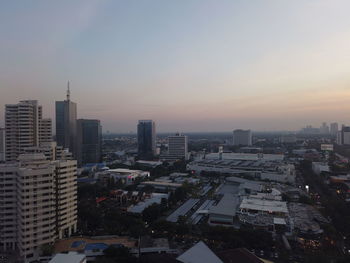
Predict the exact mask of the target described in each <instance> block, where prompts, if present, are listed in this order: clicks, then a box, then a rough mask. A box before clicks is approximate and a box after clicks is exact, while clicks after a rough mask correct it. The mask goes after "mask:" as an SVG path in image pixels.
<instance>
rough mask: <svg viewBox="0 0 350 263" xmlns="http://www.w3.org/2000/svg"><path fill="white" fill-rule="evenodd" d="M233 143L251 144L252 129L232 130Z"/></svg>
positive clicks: (240, 144)
mask: <svg viewBox="0 0 350 263" xmlns="http://www.w3.org/2000/svg"><path fill="white" fill-rule="evenodd" d="M233 145H237V146H251V145H252V131H251V130H234V131H233Z"/></svg>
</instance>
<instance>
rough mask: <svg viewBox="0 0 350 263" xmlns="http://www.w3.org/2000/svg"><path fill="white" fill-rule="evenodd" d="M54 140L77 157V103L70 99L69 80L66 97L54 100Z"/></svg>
mask: <svg viewBox="0 0 350 263" xmlns="http://www.w3.org/2000/svg"><path fill="white" fill-rule="evenodd" d="M56 141H57V145H58V146H62V147H63V148H67V149H69V151H70V152H71V153H72V154H73V156H74V158H76V157H77V154H76V153H77V144H76V142H77V104H76V103H75V102H72V101H71V100H70V90H69V82H68V90H67V99H66V100H64V101H56Z"/></svg>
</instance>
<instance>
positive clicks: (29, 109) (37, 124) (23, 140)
mask: <svg viewBox="0 0 350 263" xmlns="http://www.w3.org/2000/svg"><path fill="white" fill-rule="evenodd" d="M5 134H6V135H5V149H6V151H5V159H6V161H15V160H16V159H17V157H18V156H19V155H20V154H21V153H24V152H25V149H26V148H28V147H35V146H39V145H40V143H42V142H48V141H51V137H52V136H51V120H50V119H42V107H41V105H38V101H36V100H24V101H20V102H19V103H18V104H7V105H6V106H5Z"/></svg>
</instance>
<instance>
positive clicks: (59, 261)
mask: <svg viewBox="0 0 350 263" xmlns="http://www.w3.org/2000/svg"><path fill="white" fill-rule="evenodd" d="M49 263H86V256H85V255H84V254H78V253H76V252H69V253H67V254H65V253H58V254H56V255H55V256H54V257H53V258H52V259H51V260H50V261H49Z"/></svg>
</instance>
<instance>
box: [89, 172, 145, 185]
mask: <svg viewBox="0 0 350 263" xmlns="http://www.w3.org/2000/svg"><path fill="white" fill-rule="evenodd" d="M149 176H150V172H148V171H141V170H130V169H124V168H117V169H108V170H107V169H106V170H104V171H102V172H97V173H96V174H95V177H96V179H98V180H100V181H101V182H103V183H105V184H107V183H108V182H109V180H110V179H112V178H113V180H114V182H118V181H120V182H122V183H124V184H126V185H130V184H132V183H134V181H135V180H136V179H137V178H142V179H143V178H148V177H149Z"/></svg>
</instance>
